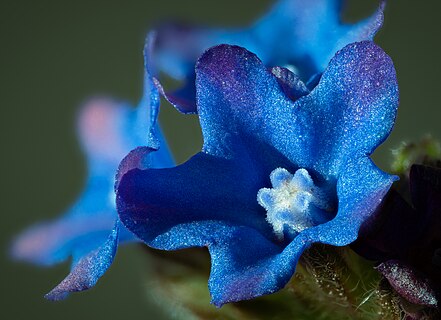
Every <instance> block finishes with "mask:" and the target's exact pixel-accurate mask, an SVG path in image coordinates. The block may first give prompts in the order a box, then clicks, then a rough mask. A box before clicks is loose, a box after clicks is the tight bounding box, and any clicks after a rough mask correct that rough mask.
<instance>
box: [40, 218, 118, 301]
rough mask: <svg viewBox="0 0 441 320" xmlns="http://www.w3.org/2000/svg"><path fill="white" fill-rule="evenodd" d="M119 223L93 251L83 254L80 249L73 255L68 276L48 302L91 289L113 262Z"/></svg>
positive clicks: (47, 297)
mask: <svg viewBox="0 0 441 320" xmlns="http://www.w3.org/2000/svg"><path fill="white" fill-rule="evenodd" d="M118 228H119V222H116V223H115V225H114V227H113V229H112V230H111V231H110V234H109V233H108V234H107V237H105V238H104V241H102V242H101V243H100V245H99V246H98V247H96V248H94V250H93V251H90V252H87V253H86V254H84V252H83V249H84V248H80V252H79V253H78V254H74V257H73V259H74V262H73V265H72V270H71V272H70V273H69V275H68V276H67V277H66V278H65V279H64V280H63V281H61V282H60V284H58V285H57V286H56V287H55V288H54V289H52V290H51V291H50V292H49V293H48V294H46V295H45V298H46V299H48V300H54V301H56V300H62V299H65V298H66V297H67V296H68V295H69V293H72V292H78V291H83V290H87V289H89V288H91V287H93V286H94V285H95V284H96V282H97V281H98V279H99V278H101V276H102V275H103V274H104V273H105V272H106V271H107V269H108V268H109V267H110V265H111V264H112V262H113V259H114V257H115V254H116V249H117V246H118Z"/></svg>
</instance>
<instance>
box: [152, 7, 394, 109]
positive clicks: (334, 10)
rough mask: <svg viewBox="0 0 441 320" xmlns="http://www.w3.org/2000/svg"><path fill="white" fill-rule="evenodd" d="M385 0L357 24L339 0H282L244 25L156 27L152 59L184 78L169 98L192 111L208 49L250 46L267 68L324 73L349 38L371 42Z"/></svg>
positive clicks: (172, 74)
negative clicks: (198, 66)
mask: <svg viewBox="0 0 441 320" xmlns="http://www.w3.org/2000/svg"><path fill="white" fill-rule="evenodd" d="M384 3H385V2H382V3H381V5H380V6H379V8H378V10H377V11H376V12H375V13H374V14H373V15H372V16H371V17H369V18H367V19H365V20H363V21H360V22H358V23H356V24H353V25H348V24H343V23H342V22H341V19H340V14H341V7H342V1H341V0H331V1H329V0H312V1H302V0H283V1H278V2H277V3H276V4H275V5H274V7H273V8H272V9H271V10H270V11H269V13H268V14H266V15H265V16H263V17H262V18H261V19H260V20H259V21H257V23H255V24H253V25H252V26H251V27H249V28H246V29H230V30H228V29H203V28H194V27H189V26H185V25H182V24H181V25H177V24H173V25H163V26H162V27H160V28H159V29H158V31H157V32H158V34H157V39H156V41H155V45H154V50H153V53H152V59H153V60H154V64H155V66H156V67H157V68H158V70H161V71H164V72H166V73H167V74H169V75H171V76H172V77H175V78H176V79H184V80H185V82H186V83H185V84H184V87H185V90H181V91H177V92H175V93H173V94H172V95H170V96H169V95H168V94H166V96H169V98H170V100H171V102H172V104H174V105H175V106H176V107H177V108H178V109H179V110H180V111H181V112H185V113H187V112H190V113H193V112H195V111H196V108H195V106H196V104H195V103H194V101H195V100H194V98H195V96H194V95H195V88H194V87H193V82H192V80H193V79H194V64H195V62H196V60H197V58H198V57H199V56H200V55H201V54H202V53H203V52H204V51H205V50H206V49H208V48H209V47H211V46H214V45H218V44H230V45H238V46H242V47H246V48H248V50H250V51H252V52H254V53H256V54H257V55H258V56H259V57H260V58H261V59H262V61H263V62H264V64H265V65H266V66H268V67H273V66H288V65H289V66H294V68H296V69H297V70H298V71H299V72H300V74H299V75H301V76H302V77H303V78H304V79H308V78H309V77H310V76H312V75H313V74H315V73H320V72H323V70H324V68H325V67H326V66H327V64H328V62H329V60H330V59H331V57H332V56H333V55H334V54H335V53H336V52H337V50H338V49H340V48H342V47H344V46H345V45H347V44H348V43H351V42H356V41H362V40H372V39H373V37H374V35H375V34H376V32H377V31H378V30H379V28H380V27H381V25H382V23H383V10H384ZM181 94H183V95H182V96H181ZM192 101H193V103H192ZM181 102H183V104H181ZM191 107H193V108H194V109H191Z"/></svg>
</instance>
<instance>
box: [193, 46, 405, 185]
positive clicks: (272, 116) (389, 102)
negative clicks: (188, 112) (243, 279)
mask: <svg viewBox="0 0 441 320" xmlns="http://www.w3.org/2000/svg"><path fill="white" fill-rule="evenodd" d="M196 75H197V78H196V85H197V98H198V108H199V109H198V112H199V114H200V122H201V128H202V134H203V136H204V148H203V150H204V151H205V152H207V153H210V154H214V155H217V156H224V157H229V156H231V153H232V152H233V151H234V150H236V149H237V147H238V146H237V144H236V141H240V142H241V143H242V144H246V145H247V147H249V148H250V149H251V150H252V149H254V150H255V151H256V152H260V150H259V149H258V148H255V147H253V146H254V145H256V144H259V146H261V145H262V144H263V145H265V144H266V145H270V146H273V147H274V148H275V149H276V150H277V151H278V152H280V153H281V154H283V155H284V156H285V157H286V158H287V159H289V160H290V161H291V162H292V163H295V164H297V165H298V166H299V167H304V168H308V169H315V170H317V171H318V172H320V173H321V174H322V175H323V176H324V177H325V178H326V177H330V176H331V177H334V178H335V176H336V175H337V173H338V172H339V169H340V168H341V166H342V165H343V164H344V163H345V162H346V161H347V157H349V156H353V155H354V154H359V155H362V154H370V153H371V152H372V151H373V150H374V149H375V148H376V147H377V146H378V145H379V144H380V143H381V142H382V141H383V140H384V139H385V138H386V137H387V136H388V134H389V132H390V130H391V129H392V126H393V123H394V120H395V115H396V109H397V106H398V88H397V80H396V75H395V70H394V67H393V63H392V61H391V60H390V58H389V57H388V56H387V55H386V54H385V53H384V52H383V51H382V50H381V49H380V48H379V47H378V46H376V45H375V44H374V43H372V42H361V43H354V44H350V45H348V46H346V47H345V48H344V49H342V50H341V51H339V52H338V53H337V54H336V56H335V57H334V58H333V59H332V60H331V62H330V65H329V66H328V68H327V69H326V71H325V73H324V74H323V76H322V77H321V80H320V82H319V84H318V85H317V87H316V88H315V89H314V90H313V91H312V92H311V93H310V94H309V95H307V96H304V97H302V98H300V99H298V100H297V101H295V102H293V101H291V100H290V99H289V98H288V97H287V96H286V95H285V94H284V92H283V91H282V89H281V86H280V85H279V83H278V81H277V79H276V77H274V75H273V74H271V73H270V72H269V71H268V70H267V69H266V68H265V66H264V65H263V63H262V62H261V61H260V60H259V59H258V58H257V57H256V56H255V55H254V54H252V53H250V52H248V51H247V50H245V49H243V48H240V47H236V46H228V45H220V46H217V47H213V48H211V49H210V50H208V51H207V52H205V54H204V55H203V56H202V57H201V58H200V59H199V61H198V64H197V66H196ZM239 136H240V137H241V138H240V139H239V138H238V137H239ZM244 137H245V138H244ZM256 156H258V153H257V154H256ZM259 156H260V155H259Z"/></svg>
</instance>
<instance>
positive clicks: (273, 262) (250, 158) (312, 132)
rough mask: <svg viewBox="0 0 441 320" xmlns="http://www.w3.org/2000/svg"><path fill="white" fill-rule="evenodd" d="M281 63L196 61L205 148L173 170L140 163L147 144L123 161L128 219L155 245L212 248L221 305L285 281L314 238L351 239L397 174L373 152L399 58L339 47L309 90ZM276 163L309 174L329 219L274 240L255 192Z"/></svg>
mask: <svg viewBox="0 0 441 320" xmlns="http://www.w3.org/2000/svg"><path fill="white" fill-rule="evenodd" d="M274 71H275V70H274V69H268V68H267V67H266V65H265V64H264V63H263V62H262V61H261V60H260V59H259V58H257V56H256V55H254V54H253V53H251V52H249V51H247V50H246V49H244V48H241V47H237V46H230V45H220V46H216V47H213V48H211V49H209V50H208V51H207V52H205V53H204V54H203V55H202V57H201V58H200V59H199V61H198V63H197V66H196V88H197V111H198V114H199V118H200V124H201V128H202V134H203V137H204V145H203V148H202V151H201V152H200V153H198V154H196V155H195V156H194V157H192V158H191V159H190V160H188V161H187V162H186V163H184V164H182V165H179V166H177V167H175V168H167V169H145V168H142V166H141V165H140V163H141V162H142V161H140V159H142V156H143V154H144V156H146V155H148V154H149V152H148V150H147V149H144V151H142V149H141V150H140V149H137V150H135V151H133V152H132V153H131V154H129V155H128V156H127V157H126V159H125V160H124V161H123V163H122V165H121V167H123V168H124V169H123V172H122V174H120V175H119V181H118V187H117V208H118V212H119V216H120V219H121V222H122V223H123V224H124V225H125V226H126V227H127V228H128V229H129V230H130V231H132V232H133V233H134V234H135V235H137V236H138V237H139V238H140V239H142V240H143V241H144V242H145V243H146V244H148V245H150V246H152V247H154V248H158V249H164V250H176V249H182V248H188V247H192V246H199V247H200V246H206V247H208V249H209V251H210V254H211V259H212V268H211V275H210V280H209V287H210V292H211V295H212V302H213V303H214V304H215V305H217V306H221V305H223V304H224V303H227V302H233V301H239V300H245V299H251V298H254V297H257V296H259V295H263V294H268V293H272V292H275V291H277V290H279V289H281V288H282V287H283V286H284V285H285V284H286V283H287V281H289V279H290V277H291V276H292V275H293V273H294V271H295V266H296V264H297V261H298V259H299V257H300V255H301V253H302V252H303V250H304V249H305V248H307V247H308V246H309V245H311V244H312V243H314V242H321V243H327V244H331V245H338V246H343V245H346V244H348V243H350V242H352V241H354V240H355V239H356V238H357V234H358V231H359V228H360V226H361V224H362V223H363V222H364V221H365V220H366V219H367V218H368V217H370V216H371V214H372V213H373V211H374V210H375V208H376V207H377V206H378V204H379V203H380V202H381V200H382V198H383V197H384V195H385V194H386V192H387V191H388V189H389V187H390V186H391V184H392V182H393V181H394V180H395V177H393V176H391V175H389V174H386V173H384V172H382V171H381V170H380V169H378V168H377V167H376V166H375V165H374V164H373V162H372V161H371V160H370V159H369V155H370V154H371V153H372V152H373V150H374V149H375V148H376V147H377V146H378V145H379V144H380V143H381V142H382V141H383V140H384V139H385V138H386V137H387V136H388V134H389V132H390V130H391V129H392V126H393V124H394V121H395V116H396V110H397V105H398V89H397V80H396V75H395V70H394V67H393V63H392V61H391V59H390V58H389V57H388V56H387V55H386V54H385V53H384V52H383V51H382V50H381V49H380V48H379V47H378V46H376V45H375V44H374V43H372V42H370V41H365V42H358V43H353V44H350V45H348V46H346V47H344V48H343V49H342V50H341V51H339V52H338V53H337V54H336V55H335V57H334V58H333V59H332V60H331V62H330V64H329V66H328V67H327V68H326V70H325V71H324V73H323V75H322V77H321V78H320V81H319V82H318V84H317V86H316V87H315V88H314V89H313V90H312V91H309V89H307V87H306V85H304V84H302V83H301V80H300V79H299V78H298V77H297V76H295V75H294V74H290V72H291V71H289V70H287V69H280V70H278V71H277V70H276V72H274ZM287 92H288V93H289V92H291V93H295V94H288V93H287ZM299 93H301V94H299ZM140 155H141V157H140ZM277 168H284V169H286V170H287V171H289V172H291V173H294V172H296V171H297V170H298V169H300V168H303V169H305V170H307V171H308V172H309V175H310V176H311V178H312V180H313V181H314V184H315V185H316V186H317V187H318V188H319V189H320V191H319V192H320V194H319V196H320V197H322V198H323V199H326V202H327V208H328V209H327V211H320V210H318V211H317V210H316V211H313V212H311V214H313V215H314V214H315V215H320V218H321V219H322V220H323V221H324V222H323V223H319V224H316V225H314V226H312V227H309V228H306V229H305V230H303V231H301V232H297V233H292V232H291V233H287V234H286V237H284V238H283V239H280V238H278V237H276V235H275V233H274V230H273V229H272V226H271V225H270V223H269V222H268V221H267V219H266V214H267V213H266V211H265V209H264V208H263V207H262V206H260V205H259V203H258V201H257V194H258V192H259V190H260V189H262V188H269V187H271V182H270V176H271V174H272V172H273V171H274V170H275V169H277ZM281 199H282V201H283V200H284V198H283V197H282V198H281ZM285 200H286V199H285Z"/></svg>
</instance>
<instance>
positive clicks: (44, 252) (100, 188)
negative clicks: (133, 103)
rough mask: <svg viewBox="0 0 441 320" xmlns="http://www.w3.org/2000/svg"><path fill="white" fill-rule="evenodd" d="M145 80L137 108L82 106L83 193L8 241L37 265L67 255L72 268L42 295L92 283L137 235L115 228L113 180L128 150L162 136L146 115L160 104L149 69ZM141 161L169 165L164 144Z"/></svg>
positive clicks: (58, 295)
mask: <svg viewBox="0 0 441 320" xmlns="http://www.w3.org/2000/svg"><path fill="white" fill-rule="evenodd" d="M146 84H147V87H146V94H145V98H144V100H143V101H142V102H141V104H140V106H139V107H138V108H137V109H133V108H131V107H129V106H128V105H126V104H124V103H120V102H116V101H114V100H110V99H105V98H97V99H93V100H91V101H90V102H88V103H87V104H86V105H85V107H84V108H83V111H82V112H81V114H80V117H79V125H78V129H79V138H80V141H81V146H82V149H83V150H84V153H85V155H86V158H87V162H88V178H87V182H86V185H85V188H84V191H83V193H82V195H81V196H80V197H79V199H78V200H77V202H76V203H75V204H74V205H73V206H72V207H71V208H70V209H69V210H68V212H67V213H65V214H64V215H63V216H62V217H61V218H59V219H56V220H54V221H49V222H44V223H40V224H38V225H36V226H33V227H31V228H30V229H28V230H26V231H25V232H23V233H22V234H21V235H19V236H18V237H17V239H15V241H14V243H13V245H12V249H11V253H12V255H13V257H14V258H16V259H19V260H23V261H27V262H31V263H35V264H38V265H44V266H50V265H53V264H56V263H59V262H63V261H65V260H67V259H68V258H69V257H71V256H72V268H71V272H70V274H69V275H68V276H67V277H66V278H65V279H64V280H63V281H62V282H61V283H60V284H59V285H58V286H56V287H55V288H54V289H53V290H52V291H51V292H50V293H48V294H47V295H46V298H48V299H50V300H60V299H63V298H65V297H66V296H67V295H68V294H69V293H70V292H75V291H82V290H85V289H88V288H90V287H92V286H94V285H95V283H96V282H97V281H98V279H99V278H100V277H101V276H102V275H103V274H104V272H105V271H106V270H107V269H108V267H109V266H110V265H111V263H112V261H113V258H114V256H115V253H116V249H117V245H118V242H129V241H135V239H136V238H135V237H134V236H133V235H132V234H131V233H130V232H129V231H128V230H126V228H125V227H123V226H121V227H120V223H119V221H118V219H117V213H116V207H115V194H114V181H115V172H116V170H117V168H118V165H119V162H120V161H121V159H123V157H124V156H125V155H126V154H127V152H129V151H130V150H132V149H133V148H134V147H136V146H138V145H140V144H141V145H146V144H147V145H151V146H152V147H154V148H157V138H156V137H155V136H152V135H151V136H149V134H156V135H157V137H159V139H160V140H162V136H161V134H160V132H159V131H157V124H156V117H155V116H151V114H150V113H151V111H152V109H151V106H154V105H155V103H159V96H158V92H157V90H156V89H155V87H154V86H153V85H152V81H151V78H149V75H148V74H147V75H146ZM152 89H153V90H152ZM149 118H150V121H149ZM146 160H148V161H149V166H151V167H167V166H171V165H173V162H172V159H171V157H170V155H169V153H168V150H167V148H166V147H164V148H162V149H161V150H160V151H158V152H154V153H152V154H151V155H150V156H149V159H146Z"/></svg>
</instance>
